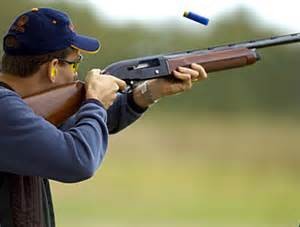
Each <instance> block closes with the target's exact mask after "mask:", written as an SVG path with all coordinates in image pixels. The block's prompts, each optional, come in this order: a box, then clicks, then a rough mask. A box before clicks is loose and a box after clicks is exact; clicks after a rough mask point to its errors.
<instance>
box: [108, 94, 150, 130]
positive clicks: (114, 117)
mask: <svg viewBox="0 0 300 227" xmlns="http://www.w3.org/2000/svg"><path fill="white" fill-rule="evenodd" d="M146 110H147V109H142V108H141V107H139V106H137V104H135V103H134V101H133V97H132V93H129V94H121V93H118V97H117V99H116V101H115V102H114V104H113V105H112V106H111V107H110V108H109V109H108V110H107V127H108V129H109V133H111V134H114V133H117V132H119V131H121V130H122V129H124V128H126V127H127V126H129V125H130V124H132V123H133V122H135V121H136V120H137V119H139V118H140V117H141V116H142V115H143V113H144V112H145V111H146Z"/></svg>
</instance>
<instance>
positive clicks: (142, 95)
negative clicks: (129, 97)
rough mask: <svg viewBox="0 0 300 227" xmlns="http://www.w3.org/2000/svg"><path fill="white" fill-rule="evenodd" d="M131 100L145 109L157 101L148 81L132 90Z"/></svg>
mask: <svg viewBox="0 0 300 227" xmlns="http://www.w3.org/2000/svg"><path fill="white" fill-rule="evenodd" d="M133 99H134V101H135V103H136V104H137V105H139V106H140V107H142V108H147V107H149V106H150V105H152V104H154V103H156V102H158V100H159V98H158V97H157V96H156V95H155V94H154V92H153V87H150V82H149V81H144V82H143V83H142V84H140V85H139V86H138V87H136V88H135V89H134V90H133Z"/></svg>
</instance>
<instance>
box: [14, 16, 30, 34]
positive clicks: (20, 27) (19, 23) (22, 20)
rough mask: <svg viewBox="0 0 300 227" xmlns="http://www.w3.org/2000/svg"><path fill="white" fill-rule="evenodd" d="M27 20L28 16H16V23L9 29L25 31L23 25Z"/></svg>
mask: <svg viewBox="0 0 300 227" xmlns="http://www.w3.org/2000/svg"><path fill="white" fill-rule="evenodd" d="M27 22H28V16H26V15H22V16H20V17H19V18H18V20H17V21H16V23H15V24H14V25H13V26H12V27H11V30H13V31H18V32H25V25H26V24H27Z"/></svg>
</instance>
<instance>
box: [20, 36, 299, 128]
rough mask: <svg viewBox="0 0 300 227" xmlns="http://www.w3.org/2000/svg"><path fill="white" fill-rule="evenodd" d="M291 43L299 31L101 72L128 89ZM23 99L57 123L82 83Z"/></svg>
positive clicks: (225, 65) (229, 64) (254, 57)
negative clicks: (180, 71) (191, 68)
mask: <svg viewBox="0 0 300 227" xmlns="http://www.w3.org/2000/svg"><path fill="white" fill-rule="evenodd" d="M295 42H300V33H295V34H289V35H284V36H274V37H270V38H266V39H258V40H250V41H246V42H240V43H232V44H227V45H222V46H215V47H210V48H207V49H201V50H189V51H183V52H175V53H169V54H165V55H154V56H148V57H142V58H135V59H129V60H124V61H119V62H115V63H113V64H111V65H109V66H107V67H106V68H105V69H104V73H105V74H110V75H113V76H116V77H118V78H120V79H122V80H124V81H125V82H126V83H127V85H128V87H129V88H131V89H132V88H133V87H134V86H135V85H136V84H137V83H139V82H140V81H144V80H150V79H154V78H162V77H169V76H170V75H171V73H172V71H173V70H175V69H177V67H179V66H186V67H188V66H189V65H191V64H192V63H198V64H200V65H202V66H203V67H204V69H205V70H206V72H208V73H210V72H216V71H221V70H227V69H232V68H239V67H243V66H247V65H251V64H254V63H255V62H257V61H258V60H260V56H259V54H258V53H257V49H261V48H266V47H271V46H277V45H284V44H290V43H295ZM23 98H24V100H25V102H26V103H27V104H28V105H29V106H30V107H31V108H32V109H33V110H34V112H35V113H36V114H38V115H40V116H42V117H44V118H45V119H46V120H48V121H49V122H51V123H52V124H54V125H56V126H58V125H60V124H61V123H63V122H64V121H65V120H66V119H67V118H68V117H70V116H71V115H72V114H74V113H75V112H76V111H77V110H78V108H79V107H80V104H81V102H82V101H83V99H84V83H83V82H80V81H77V82H73V83H71V84H67V85H63V86H60V87H57V88H55V89H51V90H48V91H44V92H42V93H39V94H35V95H32V96H30V97H23Z"/></svg>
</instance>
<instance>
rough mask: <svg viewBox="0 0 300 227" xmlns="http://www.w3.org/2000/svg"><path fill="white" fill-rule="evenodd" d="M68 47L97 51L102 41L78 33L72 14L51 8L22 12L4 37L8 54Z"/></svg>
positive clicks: (38, 53) (30, 53)
mask: <svg viewBox="0 0 300 227" xmlns="http://www.w3.org/2000/svg"><path fill="white" fill-rule="evenodd" d="M67 47H73V48H75V49H78V50H80V51H82V52H87V53H96V52H97V51H98V50H99V49H100V42H99V41H98V40H97V39H95V38H92V37H88V36H84V35H79V34H77V33H76V31H75V28H74V25H73V24H72V22H71V20H70V18H69V16H68V15H67V14H66V13H64V12H61V11H58V10H55V9H51V8H33V9H32V10H31V11H28V12H25V13H23V14H21V15H20V16H18V17H17V18H16V19H15V21H14V23H13V24H12V25H11V26H10V28H9V30H8V32H7V34H6V35H5V36H4V38H3V50H4V52H5V53H6V54H8V55H41V54H47V53H50V52H54V51H58V50H63V49H66V48H67Z"/></svg>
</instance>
